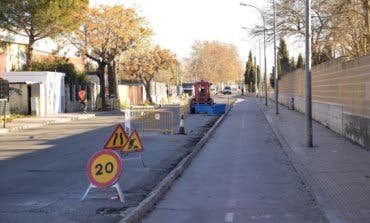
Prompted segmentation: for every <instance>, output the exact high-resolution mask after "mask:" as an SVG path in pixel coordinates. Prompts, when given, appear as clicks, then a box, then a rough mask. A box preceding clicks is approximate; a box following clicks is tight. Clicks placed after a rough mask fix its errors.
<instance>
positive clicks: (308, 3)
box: [305, 0, 313, 147]
mask: <svg viewBox="0 0 370 223" xmlns="http://www.w3.org/2000/svg"><path fill="white" fill-rule="evenodd" d="M305 12H306V13H305V14H306V44H305V45H306V66H305V67H306V68H305V71H306V72H305V73H306V128H307V129H306V134H307V146H308V147H313V142H312V107H311V105H312V97H311V1H310V0H306V10H305Z"/></svg>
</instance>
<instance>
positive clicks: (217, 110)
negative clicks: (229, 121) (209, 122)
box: [207, 104, 226, 115]
mask: <svg viewBox="0 0 370 223" xmlns="http://www.w3.org/2000/svg"><path fill="white" fill-rule="evenodd" d="M225 111H226V104H214V105H212V106H208V109H207V113H208V114H209V115H218V114H223V113H225Z"/></svg>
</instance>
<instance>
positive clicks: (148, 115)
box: [136, 110, 174, 136]
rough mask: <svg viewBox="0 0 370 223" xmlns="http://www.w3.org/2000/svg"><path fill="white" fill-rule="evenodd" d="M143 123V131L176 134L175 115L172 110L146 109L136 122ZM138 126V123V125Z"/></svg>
mask: <svg viewBox="0 0 370 223" xmlns="http://www.w3.org/2000/svg"><path fill="white" fill-rule="evenodd" d="M138 122H139V123H141V131H142V135H143V136H144V131H157V132H163V133H170V134H171V135H173V134H174V115H173V112H172V111H164V110H152V111H151V110H146V111H144V112H143V115H142V116H141V117H137V119H136V123H138ZM136 126H138V125H136Z"/></svg>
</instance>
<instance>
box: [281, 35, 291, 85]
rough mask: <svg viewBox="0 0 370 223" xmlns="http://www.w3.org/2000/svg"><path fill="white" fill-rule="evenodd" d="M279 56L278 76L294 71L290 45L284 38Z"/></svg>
mask: <svg viewBox="0 0 370 223" xmlns="http://www.w3.org/2000/svg"><path fill="white" fill-rule="evenodd" d="M277 56H278V77H279V79H280V78H281V76H283V75H285V74H287V73H289V72H291V71H292V66H291V64H290V61H289V52H288V47H287V45H286V43H285V40H284V38H281V39H280V43H279V51H278V55H277ZM279 66H280V67H279Z"/></svg>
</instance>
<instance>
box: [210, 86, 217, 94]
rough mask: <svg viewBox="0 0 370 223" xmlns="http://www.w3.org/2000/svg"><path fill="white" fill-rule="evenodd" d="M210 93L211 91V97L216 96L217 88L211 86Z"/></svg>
mask: <svg viewBox="0 0 370 223" xmlns="http://www.w3.org/2000/svg"><path fill="white" fill-rule="evenodd" d="M210 91H211V94H213V95H215V94H217V88H216V87H215V86H211V89H210Z"/></svg>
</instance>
